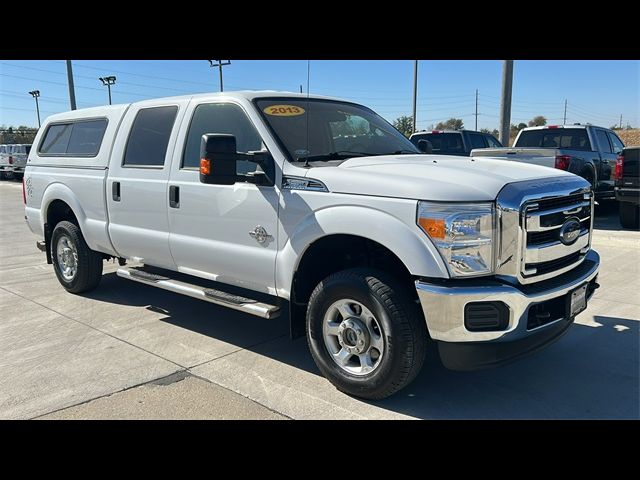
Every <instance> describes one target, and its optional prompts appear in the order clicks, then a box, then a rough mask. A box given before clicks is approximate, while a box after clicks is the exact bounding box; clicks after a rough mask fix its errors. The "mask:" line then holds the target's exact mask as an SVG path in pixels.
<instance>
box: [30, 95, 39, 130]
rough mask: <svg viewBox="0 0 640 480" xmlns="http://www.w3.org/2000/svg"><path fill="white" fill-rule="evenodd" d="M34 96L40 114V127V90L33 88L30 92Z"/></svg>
mask: <svg viewBox="0 0 640 480" xmlns="http://www.w3.org/2000/svg"><path fill="white" fill-rule="evenodd" d="M29 95H31V96H32V97H33V98H35V99H36V112H37V114H38V128H40V105H38V97H39V96H40V90H32V91H31V92H29Z"/></svg>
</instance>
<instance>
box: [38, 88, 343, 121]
mask: <svg viewBox="0 0 640 480" xmlns="http://www.w3.org/2000/svg"><path fill="white" fill-rule="evenodd" d="M269 97H275V98H282V97H287V98H289V97H290V98H296V99H306V98H314V99H321V100H338V101H348V100H344V99H342V98H338V97H328V96H324V95H308V96H307V94H306V93H294V92H284V91H277V90H241V91H235V92H211V93H195V94H191V95H179V96H174V97H158V98H150V99H147V100H140V101H138V102H131V103H122V104H117V105H102V106H100V107H91V108H81V109H78V110H72V111H68V112H62V113H57V114H55V115H51V116H49V117H47V119H48V120H49V121H59V120H69V119H73V118H87V117H98V116H104V115H105V114H107V113H110V112H111V113H116V112H118V111H124V110H126V109H127V108H128V107H129V106H130V105H144V104H146V103H154V104H155V103H158V102H174V101H179V100H191V99H195V100H209V99H211V100H213V99H218V98H228V99H244V100H253V99H256V98H269Z"/></svg>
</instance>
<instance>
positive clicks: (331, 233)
mask: <svg viewBox="0 0 640 480" xmlns="http://www.w3.org/2000/svg"><path fill="white" fill-rule="evenodd" d="M350 125H358V131H364V132H365V134H362V135H358V136H355V137H353V138H351V137H350V136H348V135H347V136H345V135H342V134H340V135H338V134H337V133H338V132H348V131H349V126H350ZM338 136H340V138H341V140H340V141H341V144H340V149H339V150H338V149H336V147H335V145H334V143H333V141H334V138H337V137H338ZM349 138H351V140H349ZM34 145H35V147H34V148H33V149H32V150H31V153H30V154H29V161H28V163H27V167H26V170H25V177H24V180H23V187H24V198H25V203H26V206H25V213H26V220H27V223H28V225H29V228H30V229H31V230H32V231H33V233H34V234H36V235H37V236H38V237H39V238H40V239H41V240H39V241H38V242H37V246H38V248H40V249H41V250H42V251H44V252H46V256H47V262H48V263H52V264H53V270H54V272H55V274H56V276H57V278H58V280H59V281H60V284H61V285H62V286H63V287H64V288H65V289H66V290H68V291H69V292H71V293H75V294H79V293H82V292H87V291H89V290H91V289H93V288H95V287H96V286H97V285H98V284H99V282H100V278H101V276H102V266H103V261H104V260H105V259H115V258H117V259H118V261H119V263H120V265H121V267H120V268H119V269H118V271H117V275H118V276H120V277H122V278H124V279H128V280H132V281H135V282H139V283H142V284H144V285H148V286H150V287H156V288H162V289H165V290H169V291H171V292H175V293H177V294H181V295H187V296H190V297H194V298H197V299H200V300H204V301H208V302H211V303H214V304H217V305H223V306H225V307H229V308H231V309H235V310H239V311H241V312H245V313H247V314H251V315H256V316H258V317H262V318H265V319H270V318H274V317H276V316H278V315H281V314H284V315H287V316H288V319H289V325H290V330H291V335H292V336H293V337H296V336H299V335H302V334H304V333H305V332H306V336H307V341H308V344H309V348H310V350H311V355H312V357H313V359H314V360H315V362H316V364H317V365H318V368H319V369H320V371H321V372H322V373H323V374H324V375H325V376H326V377H327V378H328V379H329V380H330V381H331V382H333V384H334V385H336V387H337V388H338V389H340V390H342V391H344V392H347V393H349V394H351V395H355V396H359V397H363V398H369V399H377V398H384V397H387V396H389V395H391V394H393V393H394V392H396V391H397V390H399V389H400V388H402V387H403V386H405V385H407V384H408V383H409V382H411V381H412V380H413V379H414V378H415V376H416V375H417V374H418V372H419V371H420V368H421V367H422V364H423V360H424V358H425V350H426V348H431V345H432V344H431V343H427V340H428V338H429V337H430V338H431V339H433V340H435V345H437V348H438V350H439V354H440V357H441V358H442V361H443V362H444V364H445V365H446V366H447V367H449V368H454V369H469V368H479V367H487V366H491V365H495V364H498V363H501V362H503V361H505V360H509V359H513V358H517V357H519V356H522V355H525V354H527V353H530V352H533V351H535V350H537V349H539V348H541V347H543V346H545V345H548V344H549V343H551V342H553V341H554V340H556V339H557V338H559V337H560V336H561V335H562V334H564V333H565V332H566V331H567V329H568V328H569V327H570V326H571V325H572V323H573V320H574V318H575V316H576V315H578V314H579V313H580V312H581V311H583V310H584V309H585V308H586V306H587V301H588V299H589V298H590V297H591V295H592V294H593V292H594V290H595V289H596V288H597V287H598V284H597V275H598V269H599V263H600V257H599V256H598V254H597V253H596V252H595V251H594V250H592V249H591V215H592V211H593V195H592V192H591V188H590V185H589V183H588V182H586V181H585V180H584V179H583V178H580V177H578V176H576V175H573V174H571V173H568V172H563V171H560V170H553V169H550V168H543V167H536V166H533V165H520V164H517V163H513V164H512V165H511V168H504V166H505V162H504V161H502V160H493V159H484V158H478V159H469V158H468V157H449V156H444V155H424V154H421V153H420V152H418V149H417V148H416V147H415V146H414V145H413V144H412V143H411V142H410V141H409V140H408V139H407V138H405V137H404V136H403V135H402V134H401V133H400V132H398V131H397V130H396V129H394V128H393V127H392V126H391V125H390V124H389V123H388V122H387V121H385V120H384V119H383V118H382V117H380V116H379V115H377V114H376V113H374V112H373V111H372V110H370V109H369V108H366V107H363V106H361V105H358V104H355V103H351V102H347V101H343V100H340V99H333V98H327V97H319V96H309V97H307V96H306V95H301V94H286V93H279V92H278V93H276V92H231V93H227V92H224V93H220V94H201V95H193V96H182V97H173V98H163V99H155V100H145V101H141V102H136V103H132V104H126V105H114V106H105V107H98V108H91V109H86V110H75V111H73V112H68V113H62V114H57V115H53V116H50V117H48V118H47V119H46V120H45V122H44V124H43V126H42V128H41V129H40V130H39V131H38V134H37V136H36V139H35V141H34ZM498 218H499V219H500V221H497V219H498ZM521 219H525V221H524V222H522V221H521ZM203 320H204V319H203ZM207 321H215V320H212V319H207ZM238 321H241V320H240V319H238Z"/></svg>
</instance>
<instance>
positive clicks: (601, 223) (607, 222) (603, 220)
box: [593, 200, 624, 230]
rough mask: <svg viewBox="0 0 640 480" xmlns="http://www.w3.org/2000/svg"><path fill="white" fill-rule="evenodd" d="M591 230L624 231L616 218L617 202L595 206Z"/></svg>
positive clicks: (606, 202)
mask: <svg viewBox="0 0 640 480" xmlns="http://www.w3.org/2000/svg"><path fill="white" fill-rule="evenodd" d="M593 228H595V229H597V230H624V229H623V228H622V225H620V219H619V218H618V202H616V201H613V200H608V201H603V202H600V204H599V205H596V206H595V216H594V218H593Z"/></svg>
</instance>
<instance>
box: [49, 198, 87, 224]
mask: <svg viewBox="0 0 640 480" xmlns="http://www.w3.org/2000/svg"><path fill="white" fill-rule="evenodd" d="M63 220H67V221H69V222H71V223H73V224H75V225H76V226H77V227H78V228H80V224H79V223H78V219H77V218H76V215H75V213H73V210H71V207H70V206H69V205H67V204H66V203H65V202H63V201H62V200H54V201H53V202H51V203H50V204H49V208H48V209H47V224H48V225H49V228H50V229H51V230H53V229H54V228H55V226H56V225H57V224H58V223H60V222H62V221H63Z"/></svg>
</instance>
